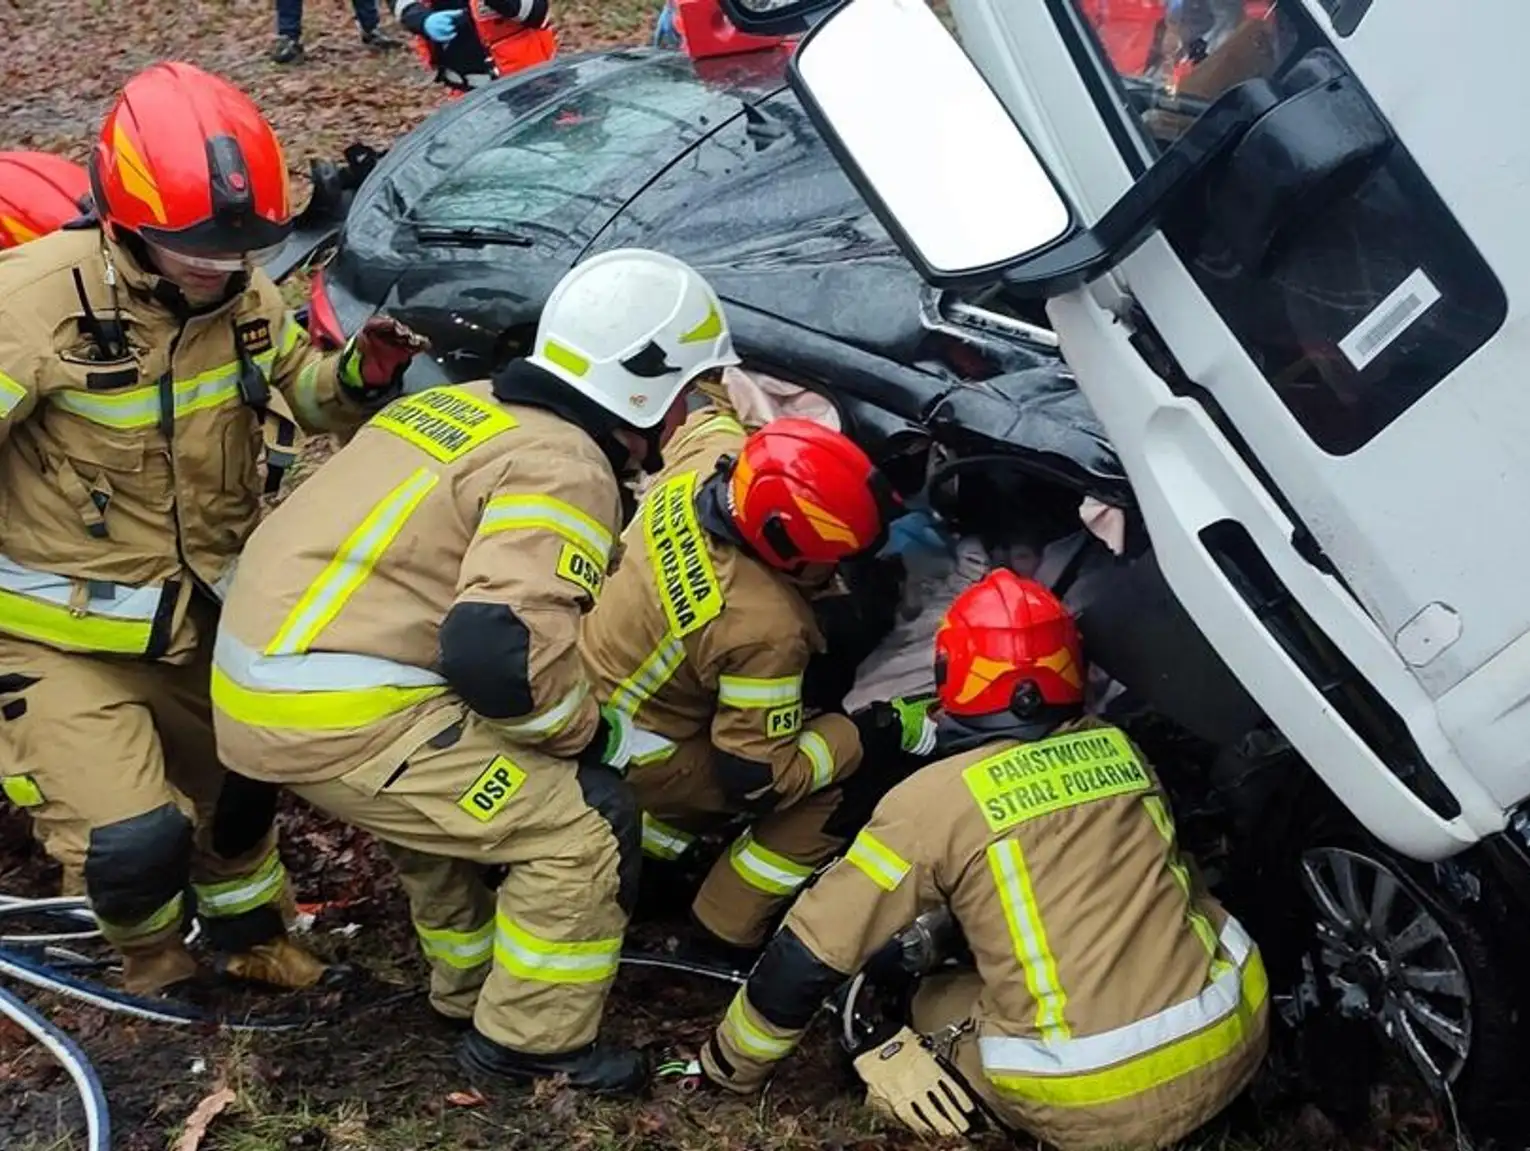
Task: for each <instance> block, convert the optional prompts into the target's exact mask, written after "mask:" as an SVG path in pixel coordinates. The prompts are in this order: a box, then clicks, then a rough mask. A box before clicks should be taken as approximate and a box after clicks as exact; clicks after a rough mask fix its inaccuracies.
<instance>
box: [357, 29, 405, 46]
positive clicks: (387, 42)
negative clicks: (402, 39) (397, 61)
mask: <svg viewBox="0 0 1530 1151" xmlns="http://www.w3.org/2000/svg"><path fill="white" fill-rule="evenodd" d="M361 42H362V43H363V44H365V45H366V46H367V47H368V48H370V49H372V51H374V52H391V51H393V49H395V48H398V47H401V45H400V44H399V42H398V41H397V40H395V39H394V38H393V37H392V36H387V35H384V34H383V33H382V32H380V31H378V30H377V29H376V28H366V29H363V30H362V33H361Z"/></svg>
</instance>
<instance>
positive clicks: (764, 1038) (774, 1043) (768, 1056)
mask: <svg viewBox="0 0 1530 1151" xmlns="http://www.w3.org/2000/svg"><path fill="white" fill-rule="evenodd" d="M753 1011H754V1007H753V1005H752V1004H751V1003H750V1002H749V999H748V996H747V995H746V994H745V993H744V989H743V988H742V987H740V988H739V989H738V994H737V995H735V996H734V997H733V1002H732V1003H730V1004H728V1013H727V1014H726V1015H724V1016H723V1021H722V1027H723V1031H724V1032H726V1034H727V1037H728V1039H729V1041H730V1042H732V1044H733V1046H735V1047H737V1048H738V1049H739V1050H740V1051H742V1052H743V1053H744V1054H745V1055H748V1056H749V1057H750V1058H752V1059H759V1060H762V1061H764V1062H769V1063H774V1062H776V1061H777V1060H780V1059H785V1058H786V1057H787V1056H788V1055H790V1054H791V1052H792V1048H793V1047H795V1046H797V1039H798V1037H799V1036H801V1034H802V1032H800V1031H798V1032H794V1033H793V1034H792V1035H791V1036H789V1037H786V1038H783V1037H781V1036H777V1035H771V1034H770V1033H769V1032H767V1031H765V1030H764V1029H763V1028H761V1027H760V1026H759V1024H757V1023H755V1021H754V1020H753V1018H751V1014H752V1013H753Z"/></svg>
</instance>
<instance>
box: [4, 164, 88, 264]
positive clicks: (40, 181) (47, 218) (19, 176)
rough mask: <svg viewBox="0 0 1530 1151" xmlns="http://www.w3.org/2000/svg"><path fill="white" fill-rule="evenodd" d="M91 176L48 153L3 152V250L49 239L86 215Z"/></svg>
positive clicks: (78, 167) (80, 168)
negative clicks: (39, 238) (41, 239)
mask: <svg viewBox="0 0 1530 1151" xmlns="http://www.w3.org/2000/svg"><path fill="white" fill-rule="evenodd" d="M89 195H90V177H89V176H88V175H86V173H85V169H84V168H82V167H80V166H79V165H78V164H75V163H71V162H70V161H68V160H66V159H64V158H63V157H62V156H54V155H51V154H50V153H48V152H0V251H4V250H5V249H6V248H15V247H19V246H20V245H22V244H25V243H26V242H27V241H28V240H35V239H37V237H38V236H46V235H47V234H48V233H49V232H52V231H55V230H57V229H58V228H61V227H63V226H64V225H65V224H67V223H68V222H69V221H70V220H74V219H77V218H78V217H80V216H81V215H83V214H84V212H85V203H84V201H85V200H86V197H88V196H89Z"/></svg>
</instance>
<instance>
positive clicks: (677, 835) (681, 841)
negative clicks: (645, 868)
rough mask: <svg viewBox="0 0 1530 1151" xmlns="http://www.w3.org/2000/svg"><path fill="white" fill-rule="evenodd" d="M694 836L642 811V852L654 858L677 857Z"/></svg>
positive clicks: (693, 841)
mask: <svg viewBox="0 0 1530 1151" xmlns="http://www.w3.org/2000/svg"><path fill="white" fill-rule="evenodd" d="M695 842H696V837H695V836H694V835H692V834H690V832H688V831H681V830H680V829H679V828H678V827H671V826H670V825H669V824H667V823H665V822H664V821H663V820H661V819H655V818H654V817H653V816H651V815H649V814H648V813H647V812H646V811H645V812H643V854H644V855H651V856H653V858H655V859H679V858H680V857H681V856H682V855H684V854H685V853H686V851H688V850H689V849H690V846H691V844H693V843H695Z"/></svg>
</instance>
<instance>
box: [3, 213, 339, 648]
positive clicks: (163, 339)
mask: <svg viewBox="0 0 1530 1151" xmlns="http://www.w3.org/2000/svg"><path fill="white" fill-rule="evenodd" d="M114 281H115V282H114ZM159 283H160V281H159V278H158V277H157V276H152V275H149V274H148V273H146V272H145V271H144V270H143V269H141V268H140V267H138V266H137V265H136V264H135V263H134V262H133V261H132V259H131V257H130V256H129V255H128V253H127V252H125V251H124V250H122V249H121V248H119V247H117V246H116V245H113V244H110V243H109V242H107V241H106V240H105V239H104V238H103V236H102V234H101V233H100V232H99V231H98V230H95V229H89V230H80V231H63V232H57V233H54V234H52V235H49V236H44V237H42V238H41V239H38V240H35V241H33V242H32V243H30V244H26V245H24V246H22V247H20V248H17V249H14V250H12V251H10V252H6V253H0V632H4V633H7V634H9V635H13V636H18V637H20V638H23V639H28V640H34V641H36V642H39V643H45V644H49V645H51V646H53V647H57V648H61V649H63V650H66V651H84V652H102V653H111V654H116V655H125V656H139V657H147V658H151V659H158V658H167V659H169V660H171V661H172V662H175V661H179V660H182V659H184V658H187V657H188V655H189V653H190V651H191V650H192V648H193V647H194V645H195V635H194V634H193V631H194V629H193V627H192V625H191V623H190V622H189V620H188V619H187V615H186V608H187V604H188V603H189V600H190V595H191V591H192V587H193V584H194V583H200V584H201V585H203V586H204V587H205V588H206V589H207V590H208V591H210V592H212V593H213V594H214V595H215V596H219V595H221V593H222V592H223V591H224V590H225V587H226V583H227V580H228V577H229V575H230V573H231V569H232V565H233V562H234V560H235V558H236V557H237V556H238V554H239V550H240V548H241V547H242V546H243V544H244V541H245V539H246V537H248V535H249V533H250V532H251V530H252V529H253V528H254V527H255V524H256V521H257V519H258V516H259V498H260V495H261V484H260V482H259V478H258V470H257V468H258V464H259V462H260V450H261V429H262V417H263V413H262V411H261V410H260V408H261V407H262V406H263V405H257V404H256V403H253V402H252V401H254V400H259V399H261V398H262V394H265V395H268V396H271V397H272V398H274V400H275V403H276V406H277V409H278V410H280V409H281V408H282V407H283V406H290V409H291V411H292V412H293V413H294V414H295V415H296V416H297V418H298V421H299V422H300V423H301V424H303V426H304V427H306V428H309V429H311V430H340V429H345V428H348V427H350V426H353V425H355V424H357V423H359V422H360V421H361V420H362V419H363V418H364V413H363V412H362V411H361V409H360V408H359V407H355V406H353V405H351V404H350V403H348V402H347V401H346V400H344V398H343V394H342V392H341V389H340V388H339V387H338V384H337V379H336V371H337V366H336V361H337V358H338V357H337V355H334V354H331V355H324V354H321V353H319V352H318V351H316V350H315V349H314V348H312V347H311V346H310V345H309V343H308V339H307V336H306V334H305V333H304V332H303V330H302V328H301V326H300V325H298V323H297V322H296V321H295V320H293V319H292V317H291V316H290V315H289V314H288V312H287V309H286V306H285V305H284V304H283V303H282V298H281V295H280V293H279V292H278V291H277V289H276V286H275V285H274V284H272V283H271V281H270V280H269V279H268V278H267V277H266V276H265V275H264V274H263V273H260V272H256V273H255V274H254V276H253V277H252V278H251V283H250V286H249V288H248V289H247V290H245V291H244V292H243V293H242V294H240V295H239V296H237V297H236V298H235V299H234V300H233V301H231V302H230V303H228V304H226V305H224V306H223V307H221V308H219V309H217V310H216V311H213V312H210V313H207V314H205V315H200V316H195V317H193V318H191V319H189V320H187V321H186V322H185V323H184V324H182V323H181V322H180V320H179V319H178V318H177V317H176V316H175V314H174V313H173V312H172V311H171V310H170V309H169V308H168V307H166V306H165V305H163V304H161V303H159V302H157V301H156V299H155V298H154V295H153V293H154V291H155V288H156V286H157V285H158V284H159ZM82 292H83V294H84V300H85V303H84V304H82V302H81V293H82ZM86 304H88V309H87V307H86ZM92 317H94V320H92ZM94 324H100V325H110V326H119V327H120V328H121V336H122V337H123V339H122V340H121V341H118V343H117V347H116V348H115V349H104V351H105V352H106V353H108V354H104V355H98V354H97V342H96V341H95V340H93V338H92V335H91V333H92V329H93V325H94ZM113 334H114V333H112V332H110V331H108V332H106V337H107V339H106V341H105V342H106V343H110V342H111V340H110V337H111V336H112V335H113ZM283 398H285V400H286V402H287V403H286V405H283V404H282V399H283ZM272 462H275V461H274V460H273V461H272Z"/></svg>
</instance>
